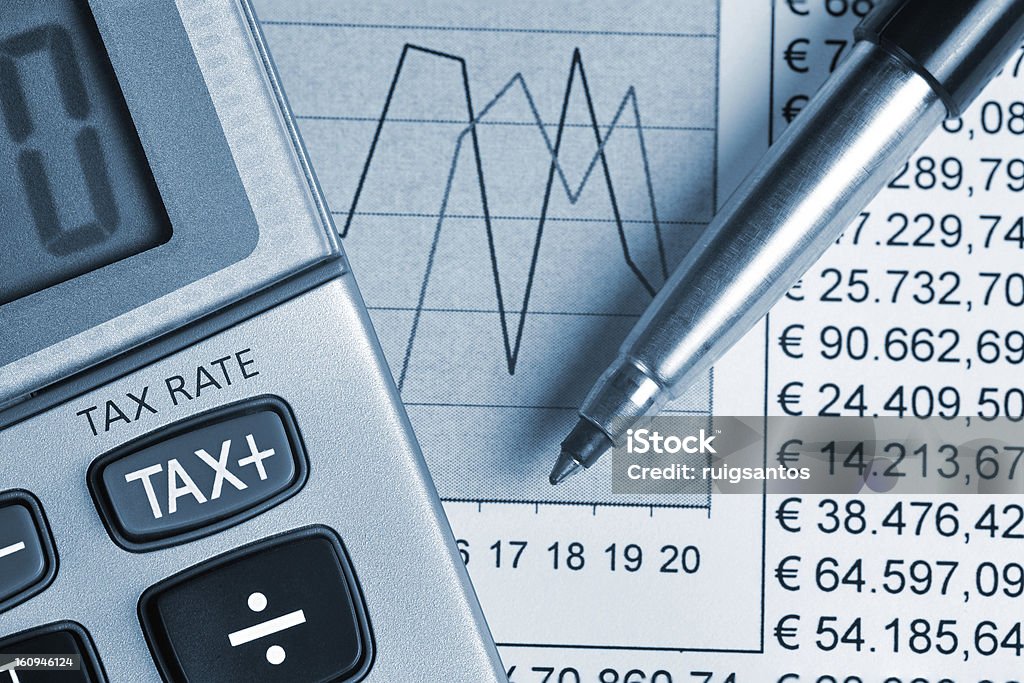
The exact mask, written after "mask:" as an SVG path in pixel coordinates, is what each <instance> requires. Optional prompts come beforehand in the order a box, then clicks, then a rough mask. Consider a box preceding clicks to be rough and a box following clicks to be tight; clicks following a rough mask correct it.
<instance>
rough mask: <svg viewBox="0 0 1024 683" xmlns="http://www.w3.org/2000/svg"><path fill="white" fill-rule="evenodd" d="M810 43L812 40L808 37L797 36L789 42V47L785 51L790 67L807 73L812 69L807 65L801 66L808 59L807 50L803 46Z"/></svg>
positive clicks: (799, 72)
mask: <svg viewBox="0 0 1024 683" xmlns="http://www.w3.org/2000/svg"><path fill="white" fill-rule="evenodd" d="M810 44H811V41H809V40H807V39H806V38H797V39H796V40H794V41H793V42H792V43H790V44H789V47H787V48H786V51H785V52H784V53H783V57H784V58H785V60H786V64H788V65H789V68H790V69H792V70H793V71H795V72H797V73H798V74H805V73H807V72H808V71H810V69H808V68H807V67H806V66H801V65H802V64H803V63H804V62H806V61H807V50H805V49H803V48H804V47H805V46H807V45H810Z"/></svg>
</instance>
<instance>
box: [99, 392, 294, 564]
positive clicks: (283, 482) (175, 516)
mask: <svg viewBox="0 0 1024 683" xmlns="http://www.w3.org/2000/svg"><path fill="white" fill-rule="evenodd" d="M306 469H307V468H306V459H305V457H304V455H303V453H302V448H301V444H300V441H299V436H298V430H297V429H296V427H295V423H294V420H293V419H292V416H291V412H290V411H289V410H288V407H287V406H286V405H284V403H283V402H281V401H279V400H277V399H272V398H260V399H256V400H253V401H247V402H245V403H242V404H236V405H232V406H228V407H225V408H221V409H218V410H215V411H212V412H209V413H204V414H202V415H199V416H197V417H193V418H190V419H188V420H186V421H184V422H179V423H177V424H175V425H172V426H171V427H169V428H166V429H163V430H160V431H158V432H155V433H153V434H149V435H148V436H146V437H143V438H142V439H141V440H139V441H135V442H132V443H130V444H128V445H127V446H123V447H121V448H119V449H117V450H116V451H114V452H113V453H108V454H107V455H104V456H103V457H101V458H100V459H99V460H97V461H96V462H95V463H94V464H93V466H92V467H91V468H90V470H89V484H90V487H91V489H92V491H93V497H94V498H95V499H96V503H97V507H98V508H99V510H100V513H101V515H102V516H103V519H104V522H105V523H106V525H107V529H108V530H109V531H110V533H111V536H113V538H114V540H115V541H117V542H118V543H119V544H120V545H121V546H123V547H125V548H127V549H128V550H135V551H144V550H152V549H155V548H161V547H164V546H167V545H170V544H173V543H178V542H181V541H186V540H192V539H195V538H198V537H200V536H204V535H207V534H209V533H212V532H214V531H218V530H220V529H223V528H225V527H227V526H230V525H233V524H237V523H239V522H241V521H243V520H245V519H248V518H249V517H252V516H253V515H255V514H258V513H260V512H262V511H264V510H266V509H267V508H269V507H271V506H273V505H275V504H277V503H279V502H281V501H283V500H284V499H285V498H287V497H289V496H290V495H292V494H293V493H295V492H296V491H297V490H298V489H299V488H300V487H301V486H302V484H303V483H304V482H305V478H306Z"/></svg>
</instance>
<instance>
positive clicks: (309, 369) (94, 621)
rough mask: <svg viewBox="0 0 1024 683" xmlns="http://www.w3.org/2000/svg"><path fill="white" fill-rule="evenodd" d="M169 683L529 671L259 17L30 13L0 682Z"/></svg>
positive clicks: (22, 11) (216, 2)
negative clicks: (345, 240)
mask: <svg viewBox="0 0 1024 683" xmlns="http://www.w3.org/2000/svg"><path fill="white" fill-rule="evenodd" d="M338 163H346V160H343V159H342V160H338ZM159 680H164V681H170V682H174V683H185V682H187V683H204V682H207V681H209V682H214V681H215V682H217V683H232V682H234V681H247V682H248V681H288V682H290V683H305V682H314V681H339V682H350V681H351V682H354V681H380V682H386V683H406V682H411V681H444V682H452V681H466V682H467V683H488V682H491V681H499V680H505V676H504V673H503V670H502V666H501V663H500V661H499V658H498V655H497V652H496V648H495V646H494V643H493V641H492V640H491V637H490V635H489V633H488V630H487V626H486V623H485V621H484V619H483V615H482V613H481V610H480V607H479V605H478V603H477V601H476V598H475V596H474V593H473V590H472V586H471V584H470V582H469V579H468V576H467V574H466V570H465V566H464V563H463V561H462V559H461V557H460V554H459V552H458V548H457V547H456V544H455V542H454V539H453V537H452V535H451V531H450V529H449V527H448V526H447V522H446V521H445V517H444V513H443V510H442V508H441V505H440V502H439V499H438V497H437V495H436V492H435V490H434V488H433V485H432V483H431V481H430V478H429V476H428V473H427V471H426V468H425V466H424V463H423V460H422V458H421V455H420V453H419V450H418V447H417V445H416V441H415V439H414V437H413V434H412V431H411V429H410V426H409V422H408V419H407V418H406V415H405V413H404V411H403V409H402V406H401V403H400V402H399V399H398V396H397V394H396V391H395V388H394V385H393V383H392V381H391V379H390V374H389V372H388V369H387V367H386V365H385V362H384V359H383V356H382V353H381V349H380V347H379V345H378V344H377V342H376V340H375V337H374V335H373V332H372V329H371V327H370V322H369V319H368V316H367V312H366V309H365V307H364V305H363V303H362V301H361V299H360V296H359V292H358V290H357V288H356V285H355V283H354V281H353V277H352V273H351V271H350V269H349V266H348V264H347V262H346V260H345V258H344V254H343V252H342V250H341V247H340V245H339V243H338V239H337V236H336V231H335V228H334V226H333V224H332V222H331V218H330V214H329V212H328V210H327V208H326V206H325V203H324V200H323V198H322V196H321V193H320V191H319V189H318V187H317V183H316V179H315V177H314V175H313V171H312V169H311V167H310V163H309V160H308V158H307V156H306V154H305V152H304V150H303V147H302V144H301V141H300V139H299V136H298V132H297V130H296V126H295V123H294V121H293V119H292V117H291V115H290V113H289V110H288V107H287V103H286V100H285V98H284V95H283V93H282V91H281V87H280V84H279V82H278V80H277V77H276V76H275V73H274V70H273V67H272V64H271V60H270V56H269V54H268V52H267V49H266V46H265V44H264V42H263V39H262V37H261V35H260V32H259V29H258V26H257V22H256V19H255V16H254V14H253V11H252V8H251V7H250V6H249V4H248V3H247V2H245V1H244V0H145V2H140V1H139V0H88V1H86V0H4V1H3V2H2V3H0V683H8V682H10V683H33V682H38V681H56V682H58V683H60V682H67V683H71V682H78V681H90V682H95V681H114V682H120V681H130V682H135V681H159Z"/></svg>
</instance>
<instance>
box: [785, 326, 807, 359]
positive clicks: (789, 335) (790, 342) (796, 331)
mask: <svg viewBox="0 0 1024 683" xmlns="http://www.w3.org/2000/svg"><path fill="white" fill-rule="evenodd" d="M803 331H804V326H803V325H801V324H799V323H797V324H795V325H790V326H789V327H787V328H786V329H784V330H783V331H782V334H781V335H779V346H781V347H782V352H783V353H784V354H786V355H787V356H789V357H790V358H803V357H804V353H803V351H800V350H799V349H800V344H801V343H802V342H803V340H804V338H803V337H802V336H801V335H800V333H801V332H803ZM791 346H792V347H793V348H794V349H796V350H794V351H790V347H791Z"/></svg>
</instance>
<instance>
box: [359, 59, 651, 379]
mask: <svg viewBox="0 0 1024 683" xmlns="http://www.w3.org/2000/svg"><path fill="white" fill-rule="evenodd" d="M410 52H421V53H423V54H427V55H433V56H435V57H440V58H442V59H451V60H454V61H456V62H458V63H459V64H460V66H461V70H462V81H463V88H464V90H465V94H466V115H467V121H466V123H467V125H466V127H465V128H464V129H463V130H462V132H460V133H459V135H458V137H457V138H456V142H455V151H454V153H453V154H452V163H451V168H450V170H449V172H448V181H447V186H446V188H445V193H444V197H443V198H442V200H441V208H440V210H439V212H438V218H437V228H436V230H435V232H434V239H433V243H432V244H431V249H430V257H429V258H428V260H427V271H426V274H425V275H424V278H423V287H422V288H421V291H420V297H419V300H418V302H417V305H416V315H415V317H414V318H413V326H412V331H411V333H410V335H409V343H408V346H407V347H406V352H405V357H404V359H403V361H402V369H401V371H400V372H399V375H398V378H397V381H398V387H399V390H401V388H402V386H403V385H404V384H405V376H406V374H407V373H408V370H409V359H410V357H411V355H412V347H413V343H414V342H415V339H416V330H417V328H418V326H419V319H420V314H421V313H422V309H423V299H424V298H425V296H426V289H427V286H428V284H429V282H430V273H431V271H432V270H433V263H434V254H435V252H436V247H437V240H438V238H439V237H440V232H441V228H442V225H443V223H444V219H445V214H446V211H447V206H448V197H449V195H450V191H451V183H452V179H453V177H454V175H455V170H456V167H457V164H458V160H459V156H460V154H459V153H460V151H461V149H462V145H463V143H464V141H465V140H466V137H467V136H469V137H470V139H471V140H472V144H473V156H474V161H475V164H476V172H477V177H478V178H479V183H480V203H481V206H482V207H483V220H484V225H485V226H486V230H487V241H488V246H489V248H490V260H491V268H492V271H493V273H494V290H495V296H496V297H497V305H498V316H499V319H500V321H501V333H502V338H503V341H504V345H505V358H506V362H507V367H508V373H509V374H510V375H513V374H515V371H516V362H517V361H518V359H519V349H520V345H521V344H522V339H523V326H524V324H525V322H526V314H527V312H528V311H529V304H530V292H531V291H532V289H533V284H534V280H535V276H536V267H537V257H538V255H539V253H540V248H541V239H542V237H543V234H544V223H545V221H546V219H547V211H548V205H549V200H550V198H551V191H552V187H553V185H554V180H555V177H556V175H557V177H558V179H559V181H560V182H561V185H562V188H563V189H564V191H565V194H566V196H567V197H568V198H569V201H570V202H571V203H572V204H575V203H576V202H577V201H578V200H579V198H580V195H581V194H582V192H583V188H584V186H585V185H586V183H587V180H588V179H589V178H590V176H591V174H592V172H593V170H594V168H595V167H596V165H597V163H598V160H600V162H601V170H602V173H603V175H604V180H605V183H606V185H607V187H608V195H609V197H610V198H611V204H612V211H613V212H614V215H615V224H616V226H617V230H618V235H619V241H620V243H621V245H622V254H623V257H624V258H625V260H626V263H627V265H628V266H629V269H630V270H631V271H632V272H633V274H634V275H635V276H636V278H637V279H638V280H639V281H640V283H641V284H642V285H643V287H644V289H646V290H647V291H648V293H649V294H650V295H651V296H652V297H653V296H654V294H655V293H656V290H655V287H654V285H653V284H652V282H651V280H650V279H648V278H647V277H646V276H645V275H644V273H643V272H642V271H641V270H640V268H639V267H638V266H637V264H636V263H635V262H634V261H633V259H632V257H631V256H630V252H629V243H628V241H627V239H626V233H625V232H624V230H623V225H622V216H621V215H620V213H619V207H618V202H617V200H616V197H615V187H614V183H613V181H612V176H611V170H610V169H609V167H608V159H607V157H606V156H605V153H604V148H605V145H606V144H607V141H608V140H609V139H610V138H611V135H612V133H613V132H614V131H615V129H616V126H617V124H618V122H619V119H620V118H621V117H622V113H623V112H624V111H625V110H626V107H627V106H628V105H631V110H632V114H633V119H634V122H635V123H634V130H635V131H636V135H637V141H638V143H639V145H640V154H641V156H642V158H643V160H644V176H645V178H646V181H647V182H646V185H647V190H648V197H649V200H650V206H651V215H652V217H653V225H654V233H655V239H656V241H657V245H658V256H659V261H660V266H661V277H662V279H664V278H666V277H668V263H667V262H666V260H665V245H664V242H663V241H662V236H661V225H660V224H659V222H658V210H657V205H656V203H655V201H654V188H653V187H652V185H651V177H650V168H649V165H648V162H647V149H646V146H645V143H644V136H643V125H642V124H641V122H640V109H639V106H638V104H637V98H636V91H635V90H634V89H633V88H632V87H630V88H629V90H627V91H626V94H625V96H624V97H623V98H622V102H621V103H620V104H619V107H618V109H617V110H616V112H615V115H614V116H613V117H612V120H611V123H609V124H608V127H607V130H606V132H605V133H604V135H603V136H602V134H601V130H600V128H599V125H598V121H597V115H596V113H595V111H594V101H593V98H592V97H591V95H590V88H589V86H588V84H587V77H586V72H585V71H584V68H583V59H582V57H581V55H580V51H579V48H576V49H575V50H574V51H573V55H572V64H571V66H570V67H569V78H568V83H567V84H566V88H565V97H564V98H563V100H562V110H561V113H560V115H559V120H558V128H557V129H556V132H555V140H554V143H553V144H552V141H551V138H550V136H549V135H548V133H547V130H546V129H545V127H544V122H543V120H542V118H541V115H540V112H539V111H538V109H537V105H536V103H535V102H534V99H533V95H532V94H531V92H530V88H529V86H528V85H527V83H526V81H525V79H524V78H523V75H522V73H519V72H517V73H516V74H515V75H514V76H512V78H511V79H510V80H509V81H508V83H507V84H506V85H505V86H504V87H503V88H502V89H501V90H500V91H498V94H497V95H495V96H494V98H493V99H492V100H491V101H490V102H488V103H487V105H485V106H484V108H483V109H481V110H480V113H479V114H477V113H476V112H475V111H474V108H473V99H472V95H471V93H470V84H469V74H468V71H467V66H466V60H465V59H463V58H462V57H459V56H458V55H452V54H448V53H444V52H438V51H436V50H432V49H430V48H426V47H421V46H418V45H411V44H408V43H407V44H406V45H405V46H404V47H403V48H402V55H401V57H399V60H398V66H397V67H396V68H395V75H394V78H392V79H391V86H390V88H389V89H388V96H387V100H386V101H385V102H384V109H383V111H382V112H381V115H380V119H379V120H378V123H377V129H376V131H375V132H374V135H373V141H372V142H371V143H370V152H369V154H368V155H367V157H366V163H365V164H364V166H363V172H362V174H361V175H360V177H359V184H358V185H357V186H356V191H355V197H353V199H352V204H351V208H350V209H349V212H348V216H347V218H346V219H345V224H344V227H343V228H342V230H341V237H342V238H343V239H344V238H345V237H347V236H348V232H349V230H350V229H351V227H352V221H353V219H354V218H355V214H356V209H357V207H358V205H359V196H360V194H361V193H362V190H363V185H364V184H365V182H366V175H367V173H368V171H369V169H370V164H371V163H372V162H373V156H374V151H375V150H376V148H377V143H378V141H379V140H380V134H381V131H382V130H383V128H384V124H385V123H386V122H387V117H388V110H389V109H390V106H391V99H392V97H393V96H394V93H395V88H396V87H397V86H398V81H399V78H401V75H402V66H403V65H404V64H405V60H406V57H407V56H408V55H409V53H410ZM577 77H578V78H579V82H580V85H581V87H582V88H583V92H584V97H585V98H586V103H587V111H588V113H589V116H590V126H591V128H592V130H593V131H594V137H595V140H596V143H597V149H596V151H595V152H594V155H593V157H592V158H591V160H590V163H589V164H588V166H587V169H586V171H585V172H584V173H583V178H582V180H581V181H580V183H579V186H578V187H577V188H576V189H575V190H573V189H572V188H571V187H570V186H569V180H568V178H567V177H566V173H565V170H564V169H563V168H562V165H561V163H559V160H558V151H559V148H560V147H561V144H562V133H563V131H564V130H565V124H566V114H567V112H568V109H569V101H570V96H571V95H572V89H573V85H574V84H575V82H576V79H577ZM514 87H518V88H519V89H520V90H521V92H522V94H523V96H524V97H525V98H526V102H527V103H528V105H529V108H530V113H531V115H532V116H533V119H534V121H535V122H536V126H537V130H538V131H539V132H540V134H541V136H542V138H543V140H544V144H545V145H546V146H547V148H548V151H549V153H550V155H551V165H550V170H549V172H548V180H547V183H546V187H545V188H544V195H543V201H542V207H541V211H540V216H539V217H538V219H537V230H536V235H535V237H534V240H533V242H534V244H533V252H532V256H531V259H530V268H529V275H528V276H527V283H526V292H525V294H524V296H523V300H522V304H521V308H520V311H519V323H518V326H517V328H516V331H515V338H514V340H513V339H511V334H510V331H509V323H508V311H507V308H506V305H505V298H504V296H503V295H502V289H501V273H500V266H499V263H498V257H497V253H496V251H495V245H494V230H493V227H492V223H491V216H490V215H489V209H488V201H487V184H486V181H485V179H484V178H485V176H484V169H483V164H482V162H481V159H480V141H479V136H478V134H477V125H478V123H479V122H480V121H481V120H483V119H484V117H486V116H487V114H488V113H489V112H490V111H491V110H492V109H493V108H494V106H495V105H496V104H497V103H498V102H499V101H500V100H501V99H502V98H503V97H505V96H506V94H508V92H509V91H510V90H511V89H512V88H514Z"/></svg>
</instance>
